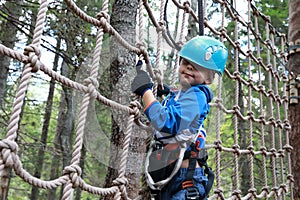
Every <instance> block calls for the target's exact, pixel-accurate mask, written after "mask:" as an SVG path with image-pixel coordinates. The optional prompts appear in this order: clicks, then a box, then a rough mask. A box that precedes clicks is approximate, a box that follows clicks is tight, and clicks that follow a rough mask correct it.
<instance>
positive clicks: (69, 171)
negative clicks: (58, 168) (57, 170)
mask: <svg viewBox="0 0 300 200" xmlns="http://www.w3.org/2000/svg"><path fill="white" fill-rule="evenodd" d="M63 174H64V175H69V177H70V180H71V182H72V183H73V187H74V188H75V187H78V186H79V185H80V180H81V178H80V177H81V168H80V167H79V166H78V165H70V166H67V167H65V169H64V170H63Z"/></svg>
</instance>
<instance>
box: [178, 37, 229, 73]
mask: <svg viewBox="0 0 300 200" xmlns="http://www.w3.org/2000/svg"><path fill="white" fill-rule="evenodd" d="M179 56H180V57H182V58H185V59H186V60H188V61H190V62H192V63H194V64H196V65H199V66H201V67H204V68H207V69H211V70H215V71H216V72H218V74H219V75H222V73H223V71H224V68H225V64H226V61H227V57H228V52H227V48H226V47H225V45H224V44H223V43H222V42H220V41H219V40H216V39H214V38H212V37H208V36H196V37H194V38H192V39H191V40H189V41H188V42H187V43H185V44H184V45H183V47H182V48H181V49H180V51H179Z"/></svg>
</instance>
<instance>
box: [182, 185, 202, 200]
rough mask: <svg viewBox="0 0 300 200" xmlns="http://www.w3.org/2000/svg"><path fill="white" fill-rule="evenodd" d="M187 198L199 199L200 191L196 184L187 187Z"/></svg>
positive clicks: (191, 199)
mask: <svg viewBox="0 0 300 200" xmlns="http://www.w3.org/2000/svg"><path fill="white" fill-rule="evenodd" d="M185 198H186V199H187V200H194V199H199V198H200V195H199V191H198V189H197V188H196V187H195V186H192V187H187V188H186V193H185Z"/></svg>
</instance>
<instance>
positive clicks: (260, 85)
mask: <svg viewBox="0 0 300 200" xmlns="http://www.w3.org/2000/svg"><path fill="white" fill-rule="evenodd" d="M253 16H254V24H255V31H256V35H257V36H258V37H260V34H259V29H258V19H257V17H258V13H257V11H255V10H254V11H253ZM256 43H257V58H258V59H259V60H260V61H261V60H262V58H261V47H260V40H256ZM261 68H262V67H261V65H260V64H258V88H259V112H260V117H259V119H260V133H261V137H260V138H261V147H260V151H262V152H263V153H262V173H263V183H264V185H263V188H262V191H263V192H264V194H268V178H267V165H266V162H267V161H266V160H267V149H266V146H265V126H264V124H265V114H266V111H265V108H264V101H263V92H264V90H265V87H264V86H263V83H262V71H261V70H262V69H261Z"/></svg>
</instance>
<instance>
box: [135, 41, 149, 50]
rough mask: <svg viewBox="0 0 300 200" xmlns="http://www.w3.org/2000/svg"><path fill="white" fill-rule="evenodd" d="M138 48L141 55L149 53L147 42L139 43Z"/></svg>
mask: <svg viewBox="0 0 300 200" xmlns="http://www.w3.org/2000/svg"><path fill="white" fill-rule="evenodd" d="M136 47H137V48H138V49H140V50H141V53H143V52H146V51H147V45H146V44H145V42H137V43H136Z"/></svg>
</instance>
